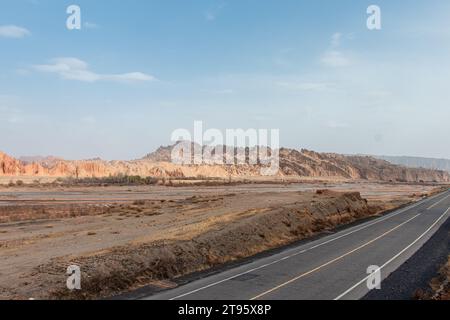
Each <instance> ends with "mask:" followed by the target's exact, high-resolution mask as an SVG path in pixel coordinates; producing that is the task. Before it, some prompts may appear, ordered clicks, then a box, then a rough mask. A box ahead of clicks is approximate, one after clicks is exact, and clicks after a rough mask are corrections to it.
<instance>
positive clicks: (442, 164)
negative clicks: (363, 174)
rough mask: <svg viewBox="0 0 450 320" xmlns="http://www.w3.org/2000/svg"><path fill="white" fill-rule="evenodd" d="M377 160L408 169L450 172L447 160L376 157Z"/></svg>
mask: <svg viewBox="0 0 450 320" xmlns="http://www.w3.org/2000/svg"><path fill="white" fill-rule="evenodd" d="M376 158H378V159H382V160H386V161H389V162H390V163H393V164H398V165H401V166H406V167H409V168H425V169H435V170H444V171H447V172H450V160H449V159H433V158H420V157H391V156H376Z"/></svg>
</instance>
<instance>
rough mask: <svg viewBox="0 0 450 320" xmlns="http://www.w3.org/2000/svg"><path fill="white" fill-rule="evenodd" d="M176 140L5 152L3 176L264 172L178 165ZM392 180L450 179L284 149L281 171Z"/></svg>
mask: <svg viewBox="0 0 450 320" xmlns="http://www.w3.org/2000/svg"><path fill="white" fill-rule="evenodd" d="M172 149H173V146H168V147H161V148H159V149H158V150H157V151H155V152H153V153H151V154H149V155H147V156H146V157H144V158H143V159H140V160H133V161H103V160H101V159H94V160H80V161H70V160H63V159H59V158H54V157H51V158H35V161H30V160H29V159H30V158H27V159H28V161H20V160H18V159H15V158H13V157H10V156H8V155H7V154H4V153H1V152H0V176H4V177H5V176H6V177H18V176H31V177H55V178H56V177H73V178H87V177H108V176H115V175H130V176H131V175H134V176H142V177H156V178H163V177H164V178H183V177H186V178H195V177H209V178H228V177H242V178H251V177H258V176H260V168H261V167H260V165H249V164H246V165H206V164H205V165H185V166H182V165H176V164H173V163H171V162H170V155H171V151H172ZM283 176H284V177H299V178H305V177H308V178H318V179H324V178H325V179H328V178H329V179H341V180H370V181H392V182H450V174H449V173H448V172H445V171H439V170H431V169H423V168H407V167H403V166H399V165H394V164H391V163H389V162H387V161H384V160H379V159H375V158H373V157H369V156H345V155H340V154H333V153H317V152H314V151H309V150H301V151H298V150H293V149H284V148H283V149H280V170H279V172H278V177H283Z"/></svg>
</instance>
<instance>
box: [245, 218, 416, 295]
mask: <svg viewBox="0 0 450 320" xmlns="http://www.w3.org/2000/svg"><path fill="white" fill-rule="evenodd" d="M420 215H421V213H419V214H417V215H415V216H414V217H412V218H411V219H408V220H407V221H405V222H403V223H401V224H399V225H398V226H396V227H394V228H392V229H390V230H389V231H386V232H385V233H383V234H382V235H380V236H378V237H376V238H375V239H372V240H370V241H368V242H366V243H364V244H363V245H361V246H359V247H357V248H356V249H353V250H351V251H349V252H347V253H345V254H343V255H341V256H339V257H337V258H335V259H333V260H330V261H328V262H326V263H324V264H322V265H320V266H318V267H317V268H314V269H312V270H310V271H308V272H305V273H302V274H301V275H299V276H297V277H295V278H292V279H291V280H289V281H286V282H284V283H282V284H280V285H278V286H276V287H274V288H272V289H270V290H267V291H265V292H263V293H261V294H259V295H257V296H255V297H253V298H251V299H250V300H257V299H260V298H262V297H264V296H266V295H268V294H269V293H272V292H274V291H277V290H279V289H281V288H283V287H285V286H287V285H289V284H291V283H293V282H295V281H297V280H300V279H301V278H304V277H306V276H308V275H310V274H312V273H314V272H317V271H319V270H320V269H323V268H325V267H327V266H329V265H331V264H333V263H335V262H337V261H339V260H342V259H344V258H345V257H347V256H349V255H351V254H353V253H355V252H357V251H359V250H361V249H363V248H365V247H367V246H369V245H371V244H372V243H374V242H375V241H378V240H380V239H381V238H384V237H385V236H387V235H388V234H390V233H392V232H394V231H395V230H397V229H399V228H401V227H402V226H404V225H405V224H407V223H409V222H411V221H412V220H414V219H416V218H417V217H418V216H420Z"/></svg>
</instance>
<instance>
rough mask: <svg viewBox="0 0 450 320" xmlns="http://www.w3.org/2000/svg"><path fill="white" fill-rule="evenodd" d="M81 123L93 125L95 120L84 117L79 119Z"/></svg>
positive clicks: (91, 117) (92, 117) (90, 117)
mask: <svg viewBox="0 0 450 320" xmlns="http://www.w3.org/2000/svg"><path fill="white" fill-rule="evenodd" d="M81 122H82V123H84V124H95V123H96V122H97V119H96V118H95V117H94V116H86V117H83V118H81Z"/></svg>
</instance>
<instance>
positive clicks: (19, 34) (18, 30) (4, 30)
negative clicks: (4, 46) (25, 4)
mask: <svg viewBox="0 0 450 320" xmlns="http://www.w3.org/2000/svg"><path fill="white" fill-rule="evenodd" d="M29 35H31V32H30V31H28V30H27V29H25V28H22V27H18V26H14V25H8V26H0V37H3V38H15V39H19V38H23V37H26V36H29Z"/></svg>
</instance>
